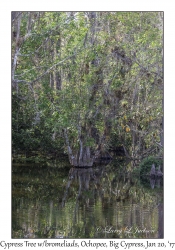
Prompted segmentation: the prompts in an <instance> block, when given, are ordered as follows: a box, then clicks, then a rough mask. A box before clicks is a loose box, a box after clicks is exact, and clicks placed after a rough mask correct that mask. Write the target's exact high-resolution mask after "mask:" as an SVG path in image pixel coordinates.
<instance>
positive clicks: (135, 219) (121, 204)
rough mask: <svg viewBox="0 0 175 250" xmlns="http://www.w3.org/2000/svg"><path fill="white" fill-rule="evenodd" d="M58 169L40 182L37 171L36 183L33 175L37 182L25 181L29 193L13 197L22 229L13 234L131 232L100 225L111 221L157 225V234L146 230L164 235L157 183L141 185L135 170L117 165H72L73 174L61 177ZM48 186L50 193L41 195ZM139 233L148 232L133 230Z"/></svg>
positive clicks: (16, 223) (117, 225) (87, 235)
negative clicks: (27, 182) (129, 172)
mask: <svg viewBox="0 0 175 250" xmlns="http://www.w3.org/2000/svg"><path fill="white" fill-rule="evenodd" d="M53 173H54V174H50V176H51V177H52V178H50V179H49V182H46V181H43V182H42V185H41V179H40V180H39V183H40V185H39V186H38V176H36V180H37V181H35V182H36V188H35V185H34V183H35V182H34V179H33V178H34V177H32V179H33V182H32V185H33V188H31V186H30V189H29V188H28V187H29V186H25V185H23V186H22V187H23V189H26V190H28V191H27V192H28V193H27V195H28V196H27V197H26V196H25V197H24V198H21V197H20V198H19V197H14V201H13V213H15V215H14V216H13V218H14V219H13V220H14V221H13V232H15V231H16V232H18V233H17V234H15V233H13V237H14V238H36V237H37V238H61V237H66V238H127V237H128V235H125V234H123V235H118V234H117V233H114V234H104V233H103V232H97V230H96V229H97V228H105V227H106V226H108V227H109V226H112V228H113V229H121V228H125V227H134V226H136V227H138V228H140V229H141V228H142V229H143V228H144V227H146V228H147V229H150V228H152V227H153V228H155V233H154V235H152V234H150V235H147V238H148V237H149V236H150V237H153V238H156V237H158V235H159V237H160V238H161V235H162V232H163V229H162V227H163V222H162V210H161V207H158V206H157V204H158V202H160V201H161V197H162V191H161V190H160V189H159V190H158V191H159V192H157V188H154V189H151V188H150V187H149V188H146V187H145V186H143V185H140V182H139V180H138V179H136V178H135V177H134V176H132V175H129V174H127V173H126V174H124V173H120V171H118V170H117V165H115V166H111V165H110V166H103V167H101V166H100V167H94V168H71V169H70V171H69V174H68V177H65V174H64V175H62V178H60V177H59V176H60V174H58V173H57V172H56V171H55V172H54V170H53ZM61 173H62V171H61ZM66 174H67V173H66ZM54 176H55V177H54ZM53 177H54V178H53ZM59 178H60V179H59ZM65 180H66V182H65ZM29 181H30V182H31V178H30V180H29ZM160 184H161V179H160ZM18 185H19V183H18ZM46 185H47V188H45V187H46ZM158 186H159V183H157V184H155V187H158ZM44 188H45V189H44ZM43 189H44V191H45V196H44V195H41V196H40V198H38V197H39V194H41V190H43ZM37 190H38V192H37ZM46 192H47V193H46ZM42 194H43V193H42ZM30 197H31V198H30ZM161 230H162V231H161ZM136 236H137V237H139V238H144V237H145V235H140V234H138V235H132V237H133V238H134V237H136Z"/></svg>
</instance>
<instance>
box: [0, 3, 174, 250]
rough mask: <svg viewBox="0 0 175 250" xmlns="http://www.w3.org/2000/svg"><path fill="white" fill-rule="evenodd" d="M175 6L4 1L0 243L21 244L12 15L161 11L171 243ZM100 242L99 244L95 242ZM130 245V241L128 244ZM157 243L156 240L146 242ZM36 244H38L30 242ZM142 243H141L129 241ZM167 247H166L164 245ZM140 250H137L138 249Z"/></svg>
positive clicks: (0, 19) (0, 24) (168, 234)
mask: <svg viewBox="0 0 175 250" xmlns="http://www.w3.org/2000/svg"><path fill="white" fill-rule="evenodd" d="M174 6H175V4H174V1H173V0H168V1H163V0H162V1H160V0H159V1H152V0H151V1H150V0H147V1H131V0H128V1H126V0H122V1H110V0H108V1H94V0H93V1H92V0H88V1H87V0H86V1H83V0H81V1H78V0H77V1H73V0H72V1H71V0H70V1H66V0H64V1H58V0H57V1H56V0H49V1H43V0H37V1H33V0H31V1H30V2H28V1H27V2H26V1H22V0H21V1H19V0H15V1H3V2H1V15H0V34H1V35H0V51H1V66H0V71H1V77H0V86H1V87H0V114H1V122H0V240H6V241H7V242H20V240H12V239H11V11H12V10H13V11H15V10H16V11H19V10H21V11H29V10H30V11H37V10H38V11H69V10H72V11H87V10H96V11H164V17H165V26H164V29H165V33H164V34H165V36H164V41H165V48H164V52H165V61H164V62H165V66H164V68H165V78H164V79H165V83H164V96H165V100H164V108H165V109H164V112H165V113H164V114H165V116H164V117H165V118H164V122H165V140H164V141H165V151H164V152H165V157H164V163H165V165H164V171H165V178H164V197H165V199H164V208H165V215H164V223H165V230H164V240H158V241H159V242H162V241H163V242H165V243H167V242H168V241H170V242H173V240H174V231H175V230H174V225H175V205H174V204H175V203H174V197H175V196H174V193H175V191H174V182H175V181H174V178H175V171H174V169H175V164H174V151H175V142H174V139H175V138H174V133H175V132H174V131H175V112H174V109H175V105H174V100H175V93H174V86H175V81H174V78H175V77H174V75H175V55H174V53H175V40H174V38H175V36H174V35H175V28H174V25H175V15H174V13H175V8H174ZM97 241H98V242H99V240H97ZM128 241H129V240H128ZM149 241H150V242H156V241H157V240H152V241H151V240H149ZM33 242H37V240H33ZM130 242H143V240H130ZM167 247H168V243H167ZM138 249H139V248H138Z"/></svg>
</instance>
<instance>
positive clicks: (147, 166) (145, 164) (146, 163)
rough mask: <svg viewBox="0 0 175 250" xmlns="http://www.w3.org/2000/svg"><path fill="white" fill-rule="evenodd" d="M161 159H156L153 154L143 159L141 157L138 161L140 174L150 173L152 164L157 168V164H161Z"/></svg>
mask: <svg viewBox="0 0 175 250" xmlns="http://www.w3.org/2000/svg"><path fill="white" fill-rule="evenodd" d="M162 163H163V162H162V160H161V159H157V158H155V157H154V156H149V157H147V158H145V159H143V160H142V161H141V163H140V175H141V176H144V175H148V174H149V173H150V170H151V167H152V164H155V167H156V169H157V168H158V166H159V165H161V166H162Z"/></svg>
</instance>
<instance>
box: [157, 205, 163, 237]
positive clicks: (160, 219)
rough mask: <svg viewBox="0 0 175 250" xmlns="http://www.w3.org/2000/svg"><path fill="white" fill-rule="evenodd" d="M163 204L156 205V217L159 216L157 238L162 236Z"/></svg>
mask: <svg viewBox="0 0 175 250" xmlns="http://www.w3.org/2000/svg"><path fill="white" fill-rule="evenodd" d="M163 214H164V212H163V204H162V203H160V204H159V205H158V217H159V222H158V238H159V239H162V238H163V237H164V233H163V232H164V223H163V222H164V216H163Z"/></svg>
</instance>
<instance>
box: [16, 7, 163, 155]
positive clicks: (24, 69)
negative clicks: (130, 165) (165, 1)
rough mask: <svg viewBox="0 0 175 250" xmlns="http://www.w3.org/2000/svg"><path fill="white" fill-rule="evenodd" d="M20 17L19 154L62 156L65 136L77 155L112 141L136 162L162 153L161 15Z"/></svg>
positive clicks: (52, 14)
mask: <svg viewBox="0 0 175 250" xmlns="http://www.w3.org/2000/svg"><path fill="white" fill-rule="evenodd" d="M19 14H20V13H19ZM19 17H20V18H21V26H20V30H18V31H19V36H20V39H19V40H20V41H16V37H13V39H12V65H13V63H15V58H17V64H16V66H15V68H14V75H13V77H12V78H14V79H15V81H16V83H15V84H16V86H13V95H12V109H13V110H12V129H13V132H12V137H13V138H12V139H13V148H14V150H16V151H31V150H39V151H42V152H47V151H54V152H56V151H59V150H62V151H63V152H64V151H65V144H66V142H65V138H64V134H63V130H66V131H67V136H68V140H69V144H70V146H71V147H72V149H76V150H77V148H78V147H80V140H81V138H82V140H83V144H84V145H86V146H90V147H91V149H93V150H94V148H98V146H99V143H100V144H101V146H100V147H102V148H103V147H104V145H107V144H108V143H109V141H110V139H111V141H112V145H114V147H115V146H116V145H120V144H121V143H124V144H125V145H126V148H127V150H128V152H129V153H130V155H131V156H132V157H135V156H138V155H141V154H142V153H143V152H144V150H145V149H148V148H149V147H152V146H154V147H156V146H155V145H156V142H159V138H160V135H161V134H162V129H161V127H160V126H159V124H160V121H161V119H162V116H163V114H162V113H163V112H162V98H163V97H162V90H161V88H162V79H163V72H162V53H161V51H162V19H161V18H162V13H161V12H104V13H100V12H94V13H92V12H71V13H69V12H21V14H20V15H19ZM19 17H18V18H19ZM18 18H17V19H16V21H14V22H13V27H12V29H13V30H15V29H17V27H18V25H17V24H18ZM18 49H20V50H19V53H18V54H16V53H17V51H18ZM38 115H39V121H37V116H38ZM124 117H125V118H124ZM108 122H109V123H110V126H108ZM94 131H95V132H94ZM113 135H115V138H116V141H115V140H114V138H112V137H113ZM115 144H116V145H115ZM157 153H158V152H157Z"/></svg>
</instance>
